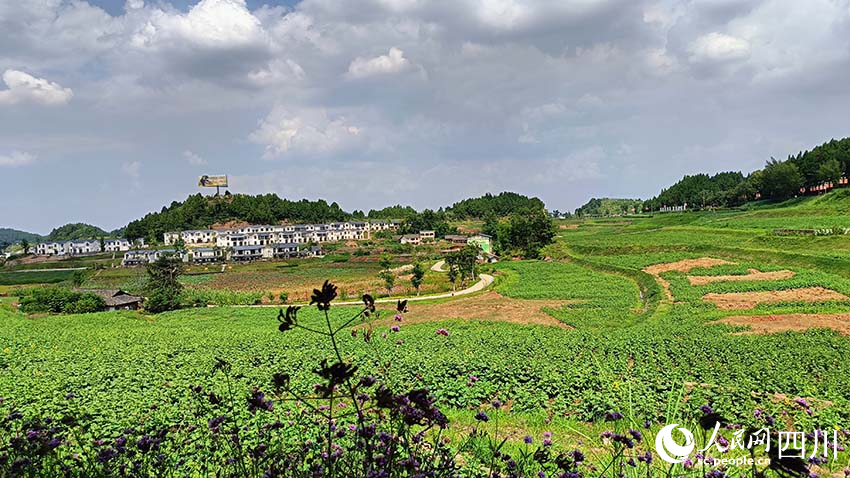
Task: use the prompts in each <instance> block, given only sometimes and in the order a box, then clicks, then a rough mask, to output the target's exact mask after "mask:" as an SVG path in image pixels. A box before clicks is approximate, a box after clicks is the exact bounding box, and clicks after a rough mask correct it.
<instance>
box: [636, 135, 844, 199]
mask: <svg viewBox="0 0 850 478" xmlns="http://www.w3.org/2000/svg"><path fill="white" fill-rule="evenodd" d="M842 176H844V177H848V176H850V138H844V139H842V140H834V139H833V140H831V141H829V142H827V143H824V144H822V145H820V146H817V147H815V148H813V149H812V150H811V151H805V152H799V153H797V155H790V156H788V158H787V159H785V160H784V161H780V160H777V159H774V158H771V159H770V160H769V161H767V163H766V164H765V167H764V168H763V169H760V170H757V171H753V172H752V173H750V174H749V175H748V176H744V175H743V174H742V173H740V172H723V173H718V174H715V175H713V176H709V175H707V174H697V175H694V176H685V177H684V178H683V179H682V180H681V181H679V182H677V183H676V184H674V185H672V186H670V187H669V188H667V189H664V190H662V191H661V193H660V194H659V195H658V196H657V197H654V198H652V199H650V200H648V201H646V202H644V205H643V207H644V210H647V211H649V210H658V209H659V208H660V207H662V206H681V205H684V204H686V203H687V204H688V206H689V208H697V209H698V208H704V207H734V206H740V205H741V204H744V203H745V202H747V201H753V200H756V199H759V198H761V199H772V200H783V199H789V198H792V197H795V196H797V195H799V194H800V189H801V188H807V189H808V188H810V187H814V186H818V185H820V184H823V183H828V182H832V183H833V184H835V183H837V182H838V180H839V179H841V177H842Z"/></svg>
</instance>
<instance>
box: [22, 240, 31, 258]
mask: <svg viewBox="0 0 850 478" xmlns="http://www.w3.org/2000/svg"><path fill="white" fill-rule="evenodd" d="M21 249H23V250H24V255H26V254H29V253H30V241H28V240H27V239H21Z"/></svg>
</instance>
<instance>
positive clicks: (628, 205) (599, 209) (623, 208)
mask: <svg viewBox="0 0 850 478" xmlns="http://www.w3.org/2000/svg"><path fill="white" fill-rule="evenodd" d="M642 206H643V201H642V200H640V199H617V198H592V199H591V200H590V201H587V203H586V204H585V205H584V206H582V207H580V208H578V209H576V216H619V215H622V214H635V213H639V212H641V209H642Z"/></svg>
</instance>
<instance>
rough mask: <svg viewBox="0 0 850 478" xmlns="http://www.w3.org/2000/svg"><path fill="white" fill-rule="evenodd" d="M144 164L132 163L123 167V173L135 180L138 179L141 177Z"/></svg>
mask: <svg viewBox="0 0 850 478" xmlns="http://www.w3.org/2000/svg"><path fill="white" fill-rule="evenodd" d="M141 170H142V163H140V162H139V161H130V162H127V163H124V164H122V165H121V171H122V172H123V173H124V174H126V175H127V176H130V177H131V178H133V179H138V178H139V176H140V175H141Z"/></svg>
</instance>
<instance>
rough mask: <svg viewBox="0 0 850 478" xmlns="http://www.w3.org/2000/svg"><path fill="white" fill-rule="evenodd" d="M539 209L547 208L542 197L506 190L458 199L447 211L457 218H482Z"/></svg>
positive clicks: (505, 215)
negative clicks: (494, 193) (495, 193)
mask: <svg viewBox="0 0 850 478" xmlns="http://www.w3.org/2000/svg"><path fill="white" fill-rule="evenodd" d="M539 209H545V204H543V201H541V200H540V199H538V198H536V197H534V198H530V197H528V196H524V195H522V194H518V193H513V192H508V191H505V192H501V193H499V194H497V195H495V196H494V195H492V194H490V193H487V194H485V195H483V196H481V197H477V198H470V199H464V200H462V201H458V202H456V203H454V204H452V205H451V207H449V208H447V209H446V213H447V214H448V215H450V216H451V217H453V218H455V219H481V218H484V217H487V216H491V215H493V216H497V217H507V216H510V215H511V214H513V213H515V212H520V211H524V210H539Z"/></svg>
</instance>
